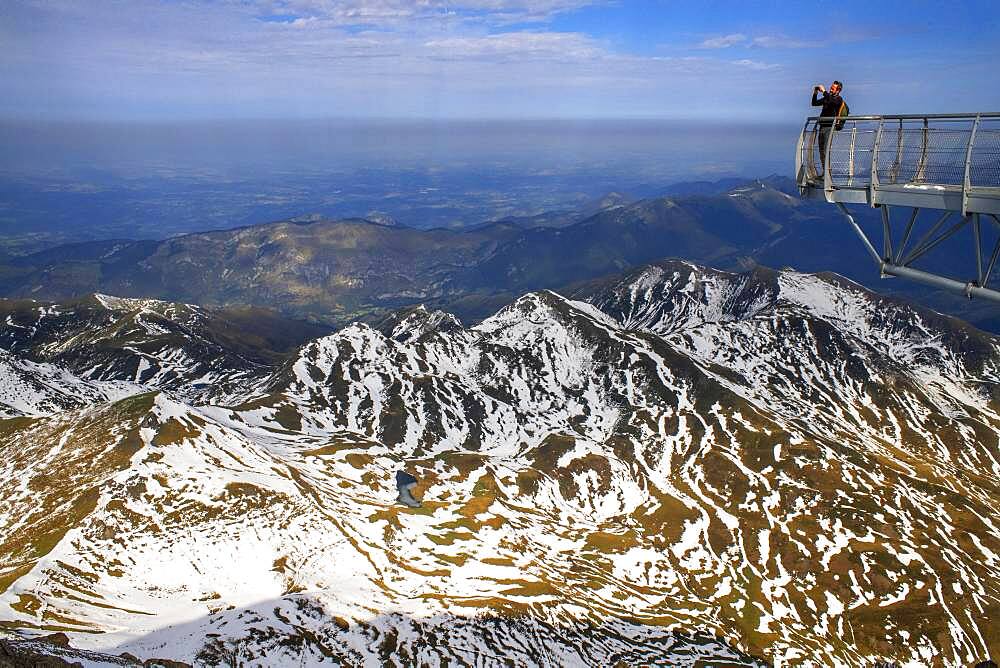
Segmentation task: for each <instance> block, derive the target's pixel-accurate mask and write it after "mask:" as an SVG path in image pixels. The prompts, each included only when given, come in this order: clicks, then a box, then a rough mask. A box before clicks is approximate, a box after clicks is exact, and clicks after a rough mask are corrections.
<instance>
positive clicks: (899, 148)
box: [796, 113, 1000, 190]
mask: <svg viewBox="0 0 1000 668" xmlns="http://www.w3.org/2000/svg"><path fill="white" fill-rule="evenodd" d="M838 128H839V129H838ZM796 162H797V166H796V167H797V170H796V171H797V174H798V180H799V185H800V187H803V188H806V187H824V188H826V189H831V188H855V189H870V188H873V187H874V188H878V187H884V186H915V187H919V186H926V187H939V188H958V189H967V190H972V189H997V188H1000V113H980V114H951V115H945V114H932V115H925V116H848V117H845V118H842V119H837V120H836V121H835V120H834V119H831V118H819V117H811V118H809V119H807V120H806V123H805V126H804V127H803V130H802V134H801V136H800V138H799V149H798V155H797V157H796Z"/></svg>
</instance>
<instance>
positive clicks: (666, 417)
mask: <svg viewBox="0 0 1000 668" xmlns="http://www.w3.org/2000/svg"><path fill="white" fill-rule="evenodd" d="M760 190H761V193H760V194H758V193H756V191H754V192H747V193H746V194H745V195H744V194H734V195H733V196H732V197H729V198H728V199H726V200H718V199H709V200H696V201H694V202H688V203H686V204H674V205H671V204H669V203H668V202H664V201H660V202H653V203H643V204H641V205H639V206H637V207H636V208H633V209H632V211H633V213H631V214H630V217H627V218H622V217H621V215H620V212H618V211H614V212H608V213H606V214H600V215H599V216H598V217H597V218H596V219H595V220H592V221H590V222H589V223H588V224H589V225H593V226H594V227H593V228H591V230H590V233H591V234H594V235H597V234H598V233H610V232H609V230H613V229H620V228H621V227H624V228H625V231H623V236H629V235H637V234H639V233H638V232H636V230H641V229H643V227H642V224H639V223H638V222H636V221H637V219H638V218H641V217H642V216H646V219H648V220H649V221H651V222H649V223H648V225H650V226H651V227H653V228H654V229H656V230H658V231H659V232H660V233H662V234H668V233H669V230H684V231H685V232H690V231H691V230H692V229H696V228H697V226H696V225H695V223H694V222H692V221H695V220H697V215H696V214H697V213H698V212H704V211H705V210H706V209H707V208H710V207H722V206H724V204H725V203H727V202H731V203H732V204H731V205H730V206H731V208H727V209H723V210H724V211H725V212H726V213H727V215H732V214H733V212H735V211H738V212H743V217H742V218H741V220H742V221H744V224H745V225H747V226H748V227H747V228H745V229H743V230H742V233H743V234H744V235H745V237H746V238H751V237H753V236H754V235H756V234H757V233H758V231H761V230H765V229H766V228H767V226H768V225H769V224H770V219H769V218H767V217H766V216H763V215H762V214H760V213H759V212H760V211H762V210H765V211H766V210H767V209H768V207H780V208H781V210H784V207H785V206H786V205H785V204H784V198H783V197H781V196H780V194H779V193H777V192H774V191H771V190H768V189H767V188H761V189H760ZM788 206H791V205H790V204H789V205H788ZM675 207H676V208H677V209H679V211H674V209H675ZM664 221H669V223H667V222H664ZM615 225H618V226H619V228H615V227H614V226H615ZM310 227H311V226H310ZM310 227H295V226H290V225H279V226H272V227H270V228H267V230H266V231H267V232H268V234H269V235H271V236H269V237H268V239H269V241H268V243H273V244H278V246H279V248H278V249H276V250H275V251H274V252H273V253H272V252H270V251H268V252H265V253H263V254H262V257H264V258H268V257H272V258H273V257H276V256H282V255H284V254H286V253H290V252H292V251H290V250H289V249H290V248H295V249H296V250H295V252H298V253H302V254H304V259H303V261H304V262H305V261H307V260H309V258H310V257H312V258H316V257H317V256H319V255H321V254H322V253H323V252H325V251H324V250H322V249H320V250H318V251H316V255H313V256H309V255H308V252H309V246H308V245H304V244H302V243H301V239H302V238H300V237H298V236H296V235H298V234H300V233H302V231H303V230H307V231H308V232H309V234H310V237H309V238H320V239H326V240H327V243H329V239H331V238H337V239H340V240H341V241H340V242H339V243H340V244H341V245H343V244H345V243H346V241H344V240H345V239H348V238H351V239H354V240H355V242H356V243H358V244H359V245H361V241H360V240H361V239H364V238H367V237H366V235H369V234H372V232H371V231H370V229H369V228H370V226H368V225H367V224H365V223H361V222H349V223H337V224H329V225H327V226H326V227H322V226H321V227H319V228H315V229H310ZM380 229H388V228H380ZM321 230H326V232H325V233H324V234H319V232H320V231H321ZM354 230H361V231H362V232H360V233H358V235H356V236H353V237H351V236H348V235H349V233H350V232H351V231H354ZM739 232H740V231H738V230H735V231H734V232H733V233H734V234H737V233H739ZM260 233H262V230H261V229H259V228H251V230H245V231H243V232H241V233H235V236H230V235H229V234H228V233H227V234H225V235H222V234H220V235H218V236H216V237H213V238H214V239H215V240H216V241H217V242H218V244H217V246H215V247H213V249H212V250H213V252H214V253H217V254H218V255H219V256H221V257H227V255H226V254H227V253H228V252H229V249H232V250H233V251H234V252H235V257H239V256H240V254H241V253H250V251H248V250H246V249H244V248H243V247H242V246H241V245H240V243H239V241H238V240H239V239H247V237H244V236H241V235H249V234H260ZM536 234H538V233H536ZM549 234H555V231H547V232H545V234H544V235H541V236H539V237H537V240H538V245H541V244H543V243H550V242H549V241H547V239H548V236H547V235H549ZM327 235H333V236H327ZM336 235H340V236H336ZM575 235H578V236H575ZM379 238H381V237H379ZM407 238H408V237H407ZM422 238H424V237H422ZM432 238H434V237H432ZM447 238H448V239H450V238H451V237H447ZM467 238H468V239H481V237H477V236H475V235H472V236H469V237H467ZM532 238H536V237H532ZM588 238H589V237H588V236H587V235H586V234H583V233H580V232H578V231H574V232H572V233H571V234H570V236H569V238H568V239H566V240H565V241H566V243H567V244H580V245H584V244H585V243H586V240H587V239H588ZM630 238H633V241H632V242H629V243H622V244H621V248H622V249H625V250H622V251H620V254H619V255H617V256H616V258H622V257H625V258H630V257H635V256H636V255H638V253H639V250H638V245H637V243H638V242H636V241H634V237H630ZM687 238H688V243H689V244H690V246H689V247H690V248H702V249H704V250H705V252H712V247H711V244H712V243H713V241H712V237H711V236H710V235H709V234H708V233H707V232H702V233H701V234H700V235H699V234H693V235H690V236H688V237H687ZM715 238H718V237H715ZM249 239H251V240H253V239H256V237H249ZM176 243H179V244H180V245H179V246H170V245H169V243H168V244H166V245H162V246H158V247H157V248H156V249H155V251H154V252H153V253H152V254H151V255H149V256H147V259H146V260H139V261H138V263H139V264H141V263H142V262H146V261H149V262H150V265H149V266H151V267H156V268H160V269H161V270H162V268H164V267H183V266H187V265H188V261H189V260H191V258H193V257H194V256H193V255H192V253H193V251H192V250H191V249H190V248H189V247H188V246H187V245H186V244H189V243H191V240H190V239H186V240H184V241H180V242H176ZM247 243H249V242H247ZM421 243H425V242H421ZM552 243H554V242H552ZM230 244H232V245H230ZM265 247H266V244H265V246H262V248H265ZM171 248H173V249H176V250H177V253H176V254H174V255H171V254H170V253H169V252H168V251H169V249H171ZM731 248H732V245H730V246H728V247H720V248H717V249H715V250H716V251H718V252H719V253H720V254H721V255H720V257H724V256H725V255H726V254H727V253H730V252H731V250H730V249H731ZM185 249H186V250H185ZM480 249H481V247H480V246H474V248H473V249H471V250H468V251H467V252H468V253H469V256H470V257H474V256H475V255H476V253H477V252H479V251H480ZM425 251H426V249H425ZM114 252H115V253H125V252H126V251H125V250H124V249H119V250H116V251H114ZM362 252H363V251H362V250H360V249H359V250H358V253H359V254H360V253H362ZM426 252H427V254H426V255H425V256H424V257H430V256H431V254H430V253H429V251H426ZM538 252H541V251H538ZM487 255H490V258H499V257H501V255H499V251H497V250H494V251H492V254H490V253H487ZM289 257H290V256H289ZM507 257H512V256H507ZM536 257H541V256H536ZM148 258H155V261H154V260H148ZM182 258H187V259H182ZM616 258H612V259H608V258H607V257H602V258H599V259H595V260H594V261H595V262H598V261H599V262H610V263H613V262H614V261H615V259H616ZM566 260H567V263H568V264H569V265H570V266H571V267H574V266H584V265H585V264H586V263H579V264H574V260H575V258H574V257H573V255H572V254H569V255H568V256H567V258H566ZM191 261H193V260H191ZM198 261H203V260H198ZM491 261H493V260H492V259H491V260H488V261H481V262H480V263H479V264H475V265H473V267H471V268H469V267H466V268H464V270H466V271H472V272H473V275H474V272H476V271H479V272H481V273H480V274H479V275H481V276H487V275H488V274H487V273H486V272H485V270H484V269H482V267H494V268H495V270H496V271H499V267H502V266H505V265H504V264H503V262H501V261H500V260H496V264H495V265H491V264H489V262H491ZM230 264H231V266H232V267H233V270H234V271H236V270H239V271H243V270H242V269H240V267H241V266H242V265H240V263H239V262H235V261H234V262H232V263H230ZM265 266H271V265H268V264H267V263H265ZM310 266H316V265H310ZM383 266H384V267H385V271H399V270H400V267H392V266H391V265H389V264H386V265H383ZM517 266H519V267H521V269H522V271H523V273H521V274H519V275H518V278H517V281H519V282H515V283H514V285H517V286H523V285H529V284H530V283H531V281H533V280H536V278H535V277H533V276H531V275H529V274H530V270H531V269H532V265H531V264H530V263H527V264H518V265H517ZM177 271H179V269H178V270H177ZM576 271H579V272H581V275H582V273H583V269H576ZM178 275H179V274H178ZM241 276H243V278H241V279H240V280H244V279H246V276H244V275H241ZM247 280H249V279H247ZM512 280H513V279H512ZM226 281H230V283H232V284H235V283H237V282H238V281H237V279H236V277H233V276H232V275H231V274H230V275H229V277H228V278H222V277H221V276H220V283H225V282H226ZM441 289H442V290H443V289H444V288H441ZM220 290H221V288H220ZM219 294H222V292H220V293H219ZM0 303H2V302H0ZM3 309H4V310H3V311H0V344H2V348H3V349H4V353H3V355H4V356H3V358H0V388H4V390H5V391H6V394H4V395H3V396H0V411H2V412H3V413H4V415H5V417H4V419H0V435H2V439H0V498H3V499H4V503H3V504H2V505H0V628H2V629H4V630H5V631H6V632H8V633H17V634H21V635H28V636H32V635H38V634H42V633H49V632H53V631H63V632H65V633H67V634H68V635H69V640H70V641H71V644H72V645H73V646H74V647H77V648H85V649H89V650H99V651H100V652H102V653H103V657H104V658H105V659H107V663H106V664H103V665H122V664H124V665H136V663H135V662H134V661H133V659H131V658H128V657H126V658H120V657H118V656H117V655H120V654H121V653H123V652H128V653H129V654H130V655H131V656H132V657H139V658H142V659H149V658H151V657H163V658H169V659H173V660H179V661H185V662H188V663H197V664H198V665H309V666H315V665H329V664H331V663H332V664H336V663H338V662H340V663H342V664H346V665H387V666H412V665H445V664H447V665H532V666H534V665H541V666H544V665H550V666H579V665H587V666H635V665H656V666H668V665H669V666H691V667H694V666H710V665H716V666H718V665H725V666H766V665H778V664H781V665H788V664H792V665H797V664H810V665H812V664H816V665H838V666H841V665H842V666H859V667H860V666H866V667H867V666H872V665H874V663H875V662H876V661H883V662H899V663H901V664H905V665H947V666H959V665H961V666H967V665H972V663H973V662H975V661H977V660H981V659H983V658H985V657H986V656H988V655H990V654H992V656H993V657H997V656H998V655H1000V635H998V631H1000V628H998V626H997V624H996V623H995V622H996V620H997V619H1000V528H998V526H997V516H996V509H997V507H1000V483H998V480H1000V454H998V449H997V447H998V446H997V444H998V434H1000V385H998V380H997V379H998V378H1000V340H998V339H997V338H996V337H993V336H990V335H987V334H984V333H983V332H981V331H978V330H976V329H975V328H973V327H971V326H969V325H966V324H965V323H962V322H961V321H958V320H954V319H951V318H946V317H942V316H939V315H937V314H935V313H933V312H930V311H927V310H924V309H919V308H915V307H912V306H909V305H907V304H906V303H904V302H901V301H898V300H893V299H887V298H884V297H881V296H879V295H877V294H873V293H871V292H869V291H867V290H865V289H863V288H861V287H860V286H858V285H856V284H854V283H852V282H850V281H847V280H845V279H843V278H841V277H837V276H833V275H810V274H803V273H799V272H794V271H772V270H768V269H764V268H759V267H758V268H754V269H752V270H748V271H744V272H740V273H727V272H723V271H718V270H714V269H709V268H706V267H703V266H697V265H693V264H691V263H686V262H678V261H664V262H658V263H655V264H652V265H648V266H642V267H637V268H634V269H631V270H629V271H627V272H626V273H624V274H619V275H616V276H613V277H606V278H603V279H600V280H593V281H589V282H588V283H586V284H581V285H579V286H577V288H576V292H575V293H574V294H573V295H571V296H564V295H560V294H558V293H555V292H552V291H548V290H544V291H534V292H530V293H528V294H526V295H524V296H522V297H520V298H518V299H516V300H514V301H512V302H511V303H509V304H507V305H505V306H504V307H503V308H501V309H500V310H498V311H497V312H496V313H494V314H491V315H490V316H489V317H487V318H485V319H484V320H483V321H482V322H480V323H479V324H478V325H476V326H474V327H465V326H463V325H462V324H461V323H460V322H459V320H458V319H457V318H455V317H454V316H453V315H450V314H448V313H446V312H443V311H436V310H434V309H429V308H425V307H410V308H406V309H403V310H399V311H395V312H392V313H389V314H386V315H385V316H384V317H383V318H381V319H380V320H379V322H378V323H377V324H376V325H375V326H369V325H366V324H361V323H355V324H352V325H349V326H347V327H344V328H342V329H340V330H338V331H336V332H333V333H330V334H322V335H321V334H320V333H318V332H317V333H311V332H310V331H309V330H308V327H306V326H303V325H301V324H289V323H287V322H285V321H283V320H282V319H281V318H278V317H276V316H274V315H273V314H271V315H266V314H254V315H253V317H247V314H246V313H244V312H237V313H236V314H234V313H233V312H231V311H223V310H214V309H206V308H204V307H194V306H187V305H183V304H176V303H165V302H155V301H148V300H132V299H121V298H113V297H108V296H105V295H98V296H94V297H89V298H86V299H82V300H79V301H76V302H72V303H61V304H55V305H52V304H40V303H34V304H32V303H29V302H18V303H13V304H12V303H6V304H3ZM251 322H254V323H257V324H256V325H253V328H251V325H250V323H251ZM269 332H274V333H273V334H269ZM400 469H406V470H408V471H410V472H412V473H413V474H414V475H416V477H417V478H418V479H419V481H420V482H419V486H418V488H417V496H418V497H420V498H422V500H423V507H422V508H419V509H411V508H406V507H403V506H400V505H396V504H394V499H395V495H396V490H395V487H394V474H395V472H396V471H398V470H400ZM17 642H18V643H19V644H18V645H17V646H18V647H22V648H26V647H27V643H25V642H23V641H17ZM11 646H13V645H11ZM35 647H37V646H35ZM12 651H20V650H17V648H15V650H12ZM25 651H27V649H25ZM61 652H62V653H63V656H65V657H67V659H68V660H71V661H73V660H80V661H84V660H86V661H88V662H94V663H88V664H87V665H102V664H100V663H96V662H97V661H98V660H104V659H101V657H100V656H98V655H84V654H83V653H82V652H80V651H76V650H70V649H64V650H61ZM112 655H115V656H114V662H112V660H111V658H109V657H112ZM95 656H96V657H98V658H96V659H95V658H94V657H95ZM130 662H131V663H130Z"/></svg>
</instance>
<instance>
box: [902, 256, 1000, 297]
mask: <svg viewBox="0 0 1000 668" xmlns="http://www.w3.org/2000/svg"><path fill="white" fill-rule="evenodd" d="M882 273H883V274H888V275H890V276H899V277H900V278H906V279H909V280H911V281H917V282H919V283H925V284H926V285H930V286H933V287H936V288H943V289H945V290H953V291H957V292H961V293H963V294H964V295H965V296H966V297H969V298H972V297H982V298H983V299H989V300H991V301H995V302H1000V292H997V291H996V290H990V289H989V288H981V287H979V286H977V285H976V284H975V283H973V282H969V283H962V282H961V281H956V280H954V279H951V278H945V277H944V276H938V275H937V274H930V273H928V272H926V271H920V270H919V269H914V268H912V267H903V266H901V265H898V264H889V263H883V264H882Z"/></svg>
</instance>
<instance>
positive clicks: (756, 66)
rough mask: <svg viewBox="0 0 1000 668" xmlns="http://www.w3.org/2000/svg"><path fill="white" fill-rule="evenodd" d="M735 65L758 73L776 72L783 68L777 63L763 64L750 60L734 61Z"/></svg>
mask: <svg viewBox="0 0 1000 668" xmlns="http://www.w3.org/2000/svg"><path fill="white" fill-rule="evenodd" d="M733 65H737V66H739V67H745V68H747V69H749V70H758V71H763V70H775V69H778V68H779V67H781V65H778V64H777V63H763V62H761V61H759V60H750V59H749V58H741V59H740V60H734V61H733Z"/></svg>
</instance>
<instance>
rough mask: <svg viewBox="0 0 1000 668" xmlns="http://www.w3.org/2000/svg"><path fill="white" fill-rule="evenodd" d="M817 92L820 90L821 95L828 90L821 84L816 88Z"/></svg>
mask: <svg viewBox="0 0 1000 668" xmlns="http://www.w3.org/2000/svg"><path fill="white" fill-rule="evenodd" d="M816 90H818V91H819V92H821V93H825V92H826V88H824V87H823V84H819V85H818V86H816Z"/></svg>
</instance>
